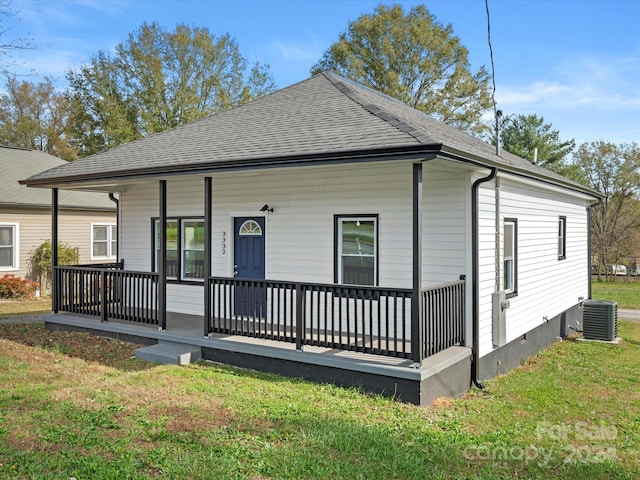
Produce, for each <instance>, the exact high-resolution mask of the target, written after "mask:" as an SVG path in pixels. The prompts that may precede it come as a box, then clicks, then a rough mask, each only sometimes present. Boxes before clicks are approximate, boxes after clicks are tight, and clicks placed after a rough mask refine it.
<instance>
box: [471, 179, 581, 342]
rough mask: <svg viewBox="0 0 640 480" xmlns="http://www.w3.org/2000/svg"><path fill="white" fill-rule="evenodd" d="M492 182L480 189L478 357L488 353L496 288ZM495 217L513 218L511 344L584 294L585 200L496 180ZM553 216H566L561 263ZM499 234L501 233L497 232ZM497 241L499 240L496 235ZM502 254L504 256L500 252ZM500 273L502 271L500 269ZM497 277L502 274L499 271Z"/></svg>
mask: <svg viewBox="0 0 640 480" xmlns="http://www.w3.org/2000/svg"><path fill="white" fill-rule="evenodd" d="M494 188H495V184H494V183H493V182H490V183H488V184H484V185H483V186H482V187H481V188H480V198H481V203H480V215H481V219H480V225H481V227H480V251H479V254H480V272H479V273H480V333H481V334H480V354H481V355H486V354H487V353H489V352H490V351H491V350H492V348H493V346H492V337H491V293H492V292H493V291H494V290H495V283H496V282H495V277H496V272H495V265H496V264H495V257H494V254H493V245H494V242H495V233H494V232H495V228H494V225H495V201H494V199H495V192H494ZM499 195H500V217H501V223H502V221H504V219H505V218H517V219H518V223H517V289H518V295H517V296H515V297H513V298H511V299H510V308H509V309H508V310H507V312H506V316H507V341H508V342H509V341H512V340H515V339H517V338H519V337H521V336H522V335H524V334H525V333H527V332H528V331H530V330H532V329H533V328H535V327H537V326H539V325H541V324H542V323H544V322H545V321H546V319H551V318H553V317H555V316H557V315H559V314H561V313H562V312H564V311H565V310H567V309H569V308H571V307H573V306H575V305H577V304H578V303H579V302H580V298H582V299H584V298H587V295H588V284H589V274H588V265H589V262H588V258H587V257H588V244H587V242H588V235H587V213H586V206H587V203H586V200H584V199H581V198H577V196H575V197H574V196H572V195H571V194H563V193H560V192H558V191H555V190H552V189H549V188H546V187H545V186H540V187H536V186H533V185H530V184H528V183H524V182H522V183H521V182H518V181H517V180H515V179H511V178H509V179H505V178H502V179H501V186H500V194H499ZM558 214H560V215H561V216H566V217H567V218H570V219H571V221H570V222H567V232H566V257H567V258H566V260H563V261H562V262H559V261H558V216H559V215H558ZM501 235H504V233H503V232H501ZM501 239H502V236H501ZM501 255H503V253H501ZM501 270H502V268H501ZM499 275H500V277H499V278H501V279H502V275H503V272H502V271H501V272H499Z"/></svg>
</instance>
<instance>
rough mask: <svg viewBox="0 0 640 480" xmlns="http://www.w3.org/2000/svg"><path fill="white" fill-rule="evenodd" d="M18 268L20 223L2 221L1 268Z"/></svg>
mask: <svg viewBox="0 0 640 480" xmlns="http://www.w3.org/2000/svg"><path fill="white" fill-rule="evenodd" d="M17 269H18V224H17V223H0V270H5V271H6V270H17Z"/></svg>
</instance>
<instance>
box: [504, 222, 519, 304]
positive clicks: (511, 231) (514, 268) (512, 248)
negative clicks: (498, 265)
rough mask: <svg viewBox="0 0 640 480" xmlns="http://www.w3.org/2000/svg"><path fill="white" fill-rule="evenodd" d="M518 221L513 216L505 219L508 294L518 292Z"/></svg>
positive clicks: (505, 288)
mask: <svg viewBox="0 0 640 480" xmlns="http://www.w3.org/2000/svg"><path fill="white" fill-rule="evenodd" d="M517 238H518V221H517V220H516V219H513V218H505V219H504V250H503V255H504V259H503V267H504V290H505V292H507V295H509V294H511V296H513V295H515V294H516V292H517V278H518V277H517V273H518V262H517V260H518V257H517V253H518V241H517Z"/></svg>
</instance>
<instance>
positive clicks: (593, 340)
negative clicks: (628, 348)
mask: <svg viewBox="0 0 640 480" xmlns="http://www.w3.org/2000/svg"><path fill="white" fill-rule="evenodd" d="M621 340H622V338H620V337H616V338H615V339H613V340H597V339H595V338H584V337H578V338H577V339H576V341H578V342H598V343H606V344H607V345H620V341H621Z"/></svg>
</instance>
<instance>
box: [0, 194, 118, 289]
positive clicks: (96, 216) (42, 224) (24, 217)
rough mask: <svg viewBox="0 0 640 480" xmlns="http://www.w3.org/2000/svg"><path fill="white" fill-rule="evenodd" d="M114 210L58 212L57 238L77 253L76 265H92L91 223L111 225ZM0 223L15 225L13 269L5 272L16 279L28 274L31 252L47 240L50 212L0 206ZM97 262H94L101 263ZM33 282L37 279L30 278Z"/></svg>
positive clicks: (49, 228) (49, 233)
mask: <svg viewBox="0 0 640 480" xmlns="http://www.w3.org/2000/svg"><path fill="white" fill-rule="evenodd" d="M115 220H116V215H115V211H113V212H109V211H87V210H67V209H61V211H60V216H59V219H58V238H59V241H60V242H61V243H65V244H67V245H69V246H71V247H72V248H75V249H77V250H78V252H79V257H80V261H79V263H81V264H85V263H92V260H91V224H92V223H113V222H115ZM0 223H3V224H11V225H18V226H19V227H18V238H17V246H18V249H17V251H16V252H15V254H16V255H17V261H16V264H15V265H16V269H15V270H12V271H8V270H6V269H2V271H5V272H7V273H11V274H13V275H16V276H19V277H28V276H29V275H30V270H31V269H30V267H29V261H30V259H31V256H32V255H33V252H34V251H35V250H36V248H38V247H39V246H40V245H41V244H42V243H43V242H44V241H45V240H50V239H51V209H50V208H23V207H5V206H0ZM102 262H104V260H98V261H97V262H96V263H102ZM34 280H37V279H35V278H34Z"/></svg>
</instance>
